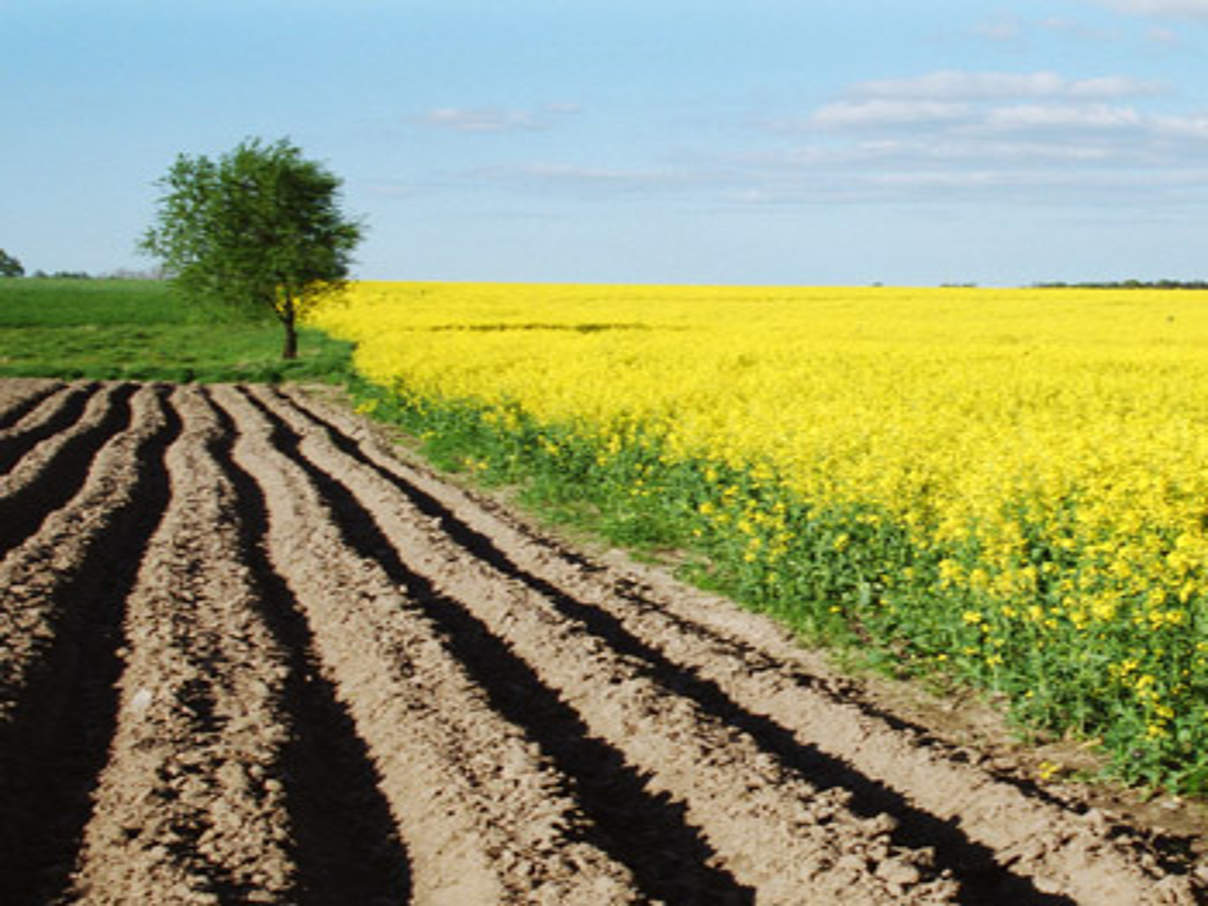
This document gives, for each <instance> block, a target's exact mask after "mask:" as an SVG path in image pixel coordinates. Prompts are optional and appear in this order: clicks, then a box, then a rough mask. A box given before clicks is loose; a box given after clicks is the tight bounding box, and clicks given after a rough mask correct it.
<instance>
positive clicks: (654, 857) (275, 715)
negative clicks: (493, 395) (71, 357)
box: [0, 381, 1205, 906]
mask: <svg viewBox="0 0 1208 906" xmlns="http://www.w3.org/2000/svg"><path fill="white" fill-rule="evenodd" d="M0 553H2V554H3V560H2V561H0V595H2V607H0V902H3V903H5V904H12V906H17V904H44V903H88V904H117V903H153V904H161V903H162V904H178V903H179V904H202V903H307V904H312V903H313V904H318V903H323V904H384V903H415V904H456V906H475V904H483V906H487V904H511V903H515V904H551V906H552V904H590V906H599V904H611V903H652V902H662V903H669V904H680V903H759V904H780V903H786V904H787V903H793V904H798V903H800V904H829V903H842V904H844V906H858V904H903V903H970V904H974V903H1010V904H1013V906H1015V904H1024V903H1040V904H1069V903H1085V904H1097V906H1098V904H1116V903H1119V904H1157V903H1169V904H1190V903H1196V902H1202V901H1203V897H1204V890H1205V886H1204V883H1203V880H1202V879H1201V878H1200V876H1199V875H1197V874H1195V873H1194V872H1191V871H1188V870H1186V868H1184V867H1182V866H1181V865H1179V864H1176V863H1174V862H1172V861H1171V860H1169V859H1168V858H1166V857H1165V856H1164V855H1163V848H1162V846H1161V845H1159V843H1158V842H1155V839H1154V836H1153V835H1152V834H1148V833H1143V832H1142V831H1141V830H1140V829H1137V828H1133V827H1130V826H1129V825H1128V824H1127V823H1123V822H1121V821H1119V820H1117V819H1116V818H1114V817H1113V816H1112V815H1111V814H1110V813H1105V812H1104V811H1102V810H1099V809H1094V808H1087V807H1085V806H1084V805H1079V804H1078V803H1076V802H1075V803H1071V802H1069V801H1067V800H1065V799H1062V798H1061V797H1058V796H1054V795H1051V794H1049V793H1047V792H1046V791H1045V790H1043V789H1041V788H1039V787H1037V786H1036V785H1035V784H1032V783H1029V782H1027V781H1026V780H1024V779H1021V778H1019V777H1017V776H1014V775H1012V774H1010V773H1007V772H1003V771H999V770H995V769H994V768H993V766H992V765H991V764H990V763H989V762H988V761H987V760H986V759H984V758H981V757H979V756H978V754H977V753H976V752H970V751H969V750H967V749H963V748H960V747H957V746H956V745H954V744H949V743H945V742H943V741H942V740H941V739H940V738H938V737H937V736H936V735H934V734H931V733H929V732H928V731H927V730H926V729H925V728H924V727H922V726H920V725H918V724H915V723H911V722H909V721H906V720H902V719H900V718H897V717H894V716H892V715H891V714H889V713H887V712H886V711H884V710H882V709H879V708H878V707H875V706H873V705H872V704H870V703H869V702H868V701H867V700H865V699H862V698H861V697H860V695H859V694H858V693H857V692H856V691H853V689H852V688H849V687H848V686H847V685H845V683H844V682H843V681H841V680H838V679H835V678H833V677H831V676H829V675H828V674H826V673H825V672H822V671H817V670H812V669H811V668H810V666H809V662H808V661H807V660H805V659H804V657H803V656H801V655H800V654H799V653H798V652H797V651H796V650H795V649H794V647H793V646H792V644H791V642H790V640H788V639H787V638H786V637H784V636H783V635H781V634H779V633H778V632H777V631H776V630H774V629H772V628H771V627H770V626H769V625H767V624H765V623H764V622H763V621H762V620H760V619H758V618H756V617H753V616H750V615H746V614H742V613H740V612H738V611H737V610H735V609H734V608H733V607H732V606H729V605H727V604H726V603H725V602H722V601H719V600H717V599H714V598H711V597H709V596H706V595H703V594H700V593H697V592H692V591H689V590H686V589H682V588H680V587H678V586H676V585H674V584H673V583H671V582H670V581H659V580H656V579H654V578H651V575H650V574H647V573H638V572H632V571H628V570H626V569H625V568H623V567H622V566H620V565H610V564H609V563H607V562H605V561H604V560H599V559H592V558H588V557H586V556H583V555H580V554H576V553H574V552H573V551H570V550H568V549H566V548H564V547H562V546H560V545H558V544H556V543H554V542H552V541H550V540H548V539H544V538H542V537H540V536H538V535H536V534H534V533H532V532H531V531H529V530H527V529H526V528H524V527H523V526H522V525H521V524H520V523H518V522H516V521H514V520H513V519H512V518H511V517H509V516H508V515H506V514H505V513H504V512H502V511H500V510H499V509H498V508H497V507H495V506H493V505H490V504H487V503H484V502H481V501H478V500H477V499H475V498H473V497H471V496H469V495H467V494H466V493H464V492H462V491H460V490H457V489H455V488H453V487H451V486H449V485H447V484H444V483H442V482H440V481H438V480H437V479H435V478H434V477H432V476H431V475H430V474H428V473H427V472H425V471H423V470H422V469H420V468H417V467H415V466H413V465H409V464H406V463H405V462H403V461H400V460H398V459H396V458H394V457H393V456H392V455H391V454H390V452H389V450H388V449H387V448H386V447H385V446H384V445H382V444H381V443H379V442H378V441H377V440H375V438H374V436H373V435H372V434H371V432H369V431H368V430H366V429H365V427H364V426H363V425H361V424H360V423H359V422H358V421H357V420H356V419H355V418H354V417H353V416H351V415H349V414H347V413H346V412H344V411H343V410H341V409H339V408H337V407H334V406H327V405H324V404H321V403H318V402H316V401H314V400H312V399H310V398H308V397H305V396H303V395H301V394H300V393H298V392H296V391H293V390H287V391H280V390H274V389H269V388H262V387H225V386H224V387H210V388H199V387H195V386H180V387H168V386H152V385H133V384H59V383H53V382H41V381H7V382H0ZM1159 842H1160V841H1159Z"/></svg>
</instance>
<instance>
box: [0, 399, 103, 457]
mask: <svg viewBox="0 0 1208 906" xmlns="http://www.w3.org/2000/svg"><path fill="white" fill-rule="evenodd" d="M99 387H100V384H97V383H92V384H85V385H84V386H83V387H80V388H78V389H76V390H72V391H71V392H70V393H68V394H67V395H66V396H65V397H64V398H63V399H62V401H61V402H60V403H59V408H58V409H56V410H55V411H54V413H53V414H52V415H51V416H50V417H49V418H48V419H46V421H44V422H42V423H41V424H39V425H34V426H33V427H32V428H30V429H29V430H28V431H22V432H20V433H19V434H14V435H12V436H11V437H4V438H0V475H7V474H8V473H9V472H11V471H12V470H13V466H15V465H16V464H17V462H18V461H19V460H20V459H21V457H22V456H24V455H25V454H26V453H28V452H29V451H30V450H32V449H33V448H34V447H36V446H37V445H38V444H39V443H41V442H42V441H44V440H46V438H48V437H53V436H54V435H56V434H58V433H59V432H60V431H62V430H63V429H64V428H66V427H68V426H69V425H71V424H73V423H75V422H76V421H78V420H79V418H80V416H81V415H83V414H84V407H85V406H86V405H88V398H89V397H90V396H92V395H93V394H94V393H96V391H97V389H98V388H99Z"/></svg>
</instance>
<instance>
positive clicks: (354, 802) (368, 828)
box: [207, 408, 410, 906]
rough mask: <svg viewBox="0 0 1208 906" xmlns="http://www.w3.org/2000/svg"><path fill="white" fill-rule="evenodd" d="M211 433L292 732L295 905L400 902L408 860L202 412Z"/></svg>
mask: <svg viewBox="0 0 1208 906" xmlns="http://www.w3.org/2000/svg"><path fill="white" fill-rule="evenodd" d="M211 412H212V414H213V417H214V418H215V419H216V420H217V422H218V424H219V425H220V427H221V430H220V432H219V433H218V434H217V435H216V436H213V437H210V438H208V440H207V447H208V449H209V451H210V453H211V455H213V457H214V458H215V459H216V460H217V462H218V463H219V465H220V467H221V469H222V471H223V473H224V477H225V479H226V480H229V482H230V483H231V486H232V491H233V500H232V501H231V502H230V506H231V509H230V511H231V512H235V513H239V514H240V518H239V520H238V523H237V529H238V543H239V547H240V549H241V550H242V551H243V555H244V556H245V557H246V558H247V562H248V565H249V567H250V571H251V575H250V576H249V579H250V581H251V582H252V583H253V584H254V587H255V592H256V594H255V608H256V612H257V613H258V615H259V617H260V619H261V620H263V622H264V624H265V626H266V628H267V630H268V631H269V633H271V635H272V638H273V642H274V644H275V646H276V648H277V649H278V650H279V651H280V652H281V654H280V656H279V660H280V661H281V663H282V667H281V669H280V675H281V676H282V677H283V683H282V686H283V688H282V689H281V690H280V695H281V700H282V706H283V707H284V708H285V709H286V712H287V715H286V719H287V721H288V726H289V728H291V729H292V732H290V733H289V738H288V740H287V742H286V744H285V746H284V747H283V749H282V751H281V753H280V767H279V770H278V772H277V773H278V774H280V776H281V777H282V778H283V779H284V781H285V807H286V809H287V810H288V813H289V817H290V825H291V829H292V839H293V845H292V852H293V856H294V861H295V863H296V866H297V880H298V885H297V889H296V890H295V901H296V902H298V903H303V904H332V906H336V904H342V903H352V902H356V903H374V902H383V903H385V902H392V903H403V902H407V901H408V900H409V898H410V873H409V864H408V856H407V853H406V850H405V849H404V847H403V845H402V843H401V842H400V840H399V839H398V832H397V829H396V828H395V826H394V822H393V818H392V817H391V815H390V807H389V803H387V802H386V800H385V798H384V796H383V795H382V793H381V790H380V789H379V788H378V782H379V777H378V775H377V771H376V769H375V768H374V766H373V763H372V760H371V759H370V757H369V753H368V750H367V748H366V746H365V743H364V741H363V740H362V739H361V737H360V736H359V735H358V734H357V732H356V728H355V726H354V724H353V721H352V718H351V716H350V715H349V714H348V711H347V709H346V708H345V707H344V706H343V705H342V704H341V703H340V702H339V701H338V699H337V697H336V694H335V689H334V687H333V685H332V683H331V682H330V681H329V680H328V679H327V677H326V676H324V675H323V672H322V671H321V669H320V668H319V665H318V663H317V659H316V654H315V645H314V638H313V633H312V632H311V629H310V626H309V624H308V623H307V620H306V617H305V616H304V615H303V614H302V613H301V612H300V610H299V608H298V604H297V602H296V600H295V599H294V597H293V595H292V593H291V592H290V590H289V586H288V583H287V582H286V581H285V579H284V577H282V576H281V575H280V574H279V573H277V571H276V570H275V569H274V568H273V565H272V562H271V560H270V558H269V556H268V553H267V551H266V550H265V548H264V546H263V544H264V540H265V539H266V538H267V536H268V530H269V525H268V509H267V504H266V501H265V497H264V492H263V491H262V490H261V489H260V487H259V486H258V485H257V483H256V481H255V479H253V478H252V476H251V475H250V474H249V473H248V472H247V471H246V470H244V469H243V468H241V467H240V466H239V465H237V464H236V463H235V461H234V447H235V442H236V437H237V432H236V429H235V425H234V422H233V421H232V420H231V417H230V416H229V415H228V414H227V413H226V412H225V411H223V410H221V409H217V408H212V409H211Z"/></svg>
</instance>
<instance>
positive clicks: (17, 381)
mask: <svg viewBox="0 0 1208 906" xmlns="http://www.w3.org/2000/svg"><path fill="white" fill-rule="evenodd" d="M62 389H63V384H61V383H60V382H59V381H50V380H43V379H42V378H8V379H6V380H4V381H3V382H0V431H7V430H8V429H9V428H11V427H12V426H13V425H15V424H16V423H17V422H19V421H20V420H21V419H23V418H24V417H25V416H26V415H28V414H29V413H30V412H33V411H34V409H36V408H38V406H40V405H41V404H42V401H43V400H45V399H46V398H47V397H48V396H50V395H51V394H53V393H56V392H57V391H59V390H62Z"/></svg>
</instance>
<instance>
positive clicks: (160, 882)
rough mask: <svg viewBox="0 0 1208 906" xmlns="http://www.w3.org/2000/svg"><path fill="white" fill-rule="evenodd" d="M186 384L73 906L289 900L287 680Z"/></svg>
mask: <svg viewBox="0 0 1208 906" xmlns="http://www.w3.org/2000/svg"><path fill="white" fill-rule="evenodd" d="M196 393H197V392H196V390H191V389H178V390H177V391H176V393H175V394H174V396H173V403H174V404H175V406H176V409H177V410H178V411H179V412H180V413H181V415H182V418H183V423H184V424H183V431H182V433H181V435H180V437H179V438H178V439H177V440H176V442H175V443H174V444H173V445H172V446H171V447H170V448H169V450H168V452H167V457H166V462H167V468H168V474H169V478H170V482H171V496H170V503H169V506H168V510H167V512H166V513H165V514H164V517H163V520H162V522H161V523H160V526H159V529H158V531H157V532H156V534H155V535H154V536H153V537H152V538H151V540H150V542H149V544H148V546H147V550H146V552H145V555H144V557H143V564H142V568H141V570H140V572H139V575H138V579H137V583H136V584H135V586H134V588H133V590H132V592H131V594H130V596H129V597H128V599H127V605H126V622H125V625H126V628H125V635H126V638H127V640H128V648H129V654H128V655H127V657H126V669H125V671H124V673H123V675H122V683H121V687H122V689H121V705H122V706H121V709H120V712H119V717H118V724H117V731H116V733H115V735H114V740H113V745H112V747H111V753H110V759H109V763H108V765H107V766H106V768H105V771H104V772H103V774H102V776H101V780H100V783H99V784H98V788H97V791H96V794H95V796H94V800H95V809H94V815H95V816H94V818H93V820H92V821H91V822H90V823H89V825H88V828H87V832H86V836H85V845H84V847H83V851H82V857H81V860H80V861H81V868H80V870H79V872H78V874H77V877H76V880H75V886H76V894H77V896H78V897H79V901H80V902H82V903H87V904H92V906H100V904H115V906H116V904H120V903H130V902H135V901H137V900H139V899H142V898H145V897H147V896H148V895H149V894H153V896H154V899H155V902H156V903H163V904H181V906H184V904H192V903H205V902H214V903H217V902H283V901H285V900H289V901H291V902H297V899H296V898H295V897H294V896H293V893H294V884H293V873H294V867H293V865H292V864H291V860H290V857H289V854H288V852H287V850H288V849H289V843H288V839H289V829H288V826H287V825H288V822H287V820H286V812H285V808H284V806H283V803H282V799H283V796H282V792H281V789H280V786H281V784H280V781H279V780H274V779H273V773H274V769H275V762H276V760H277V752H278V750H279V749H281V748H282V747H283V746H284V745H285V744H286V737H287V736H288V733H289V728H288V726H287V725H286V724H285V723H284V722H283V720H282V716H281V715H280V713H279V707H278V702H279V699H280V696H281V687H282V681H281V677H282V676H283V675H284V674H285V673H286V672H287V671H286V668H285V667H284V663H283V658H282V657H281V655H280V653H279V652H278V651H277V650H275V647H274V645H273V643H272V640H271V638H270V637H269V635H268V633H267V631H266V630H265V628H264V627H263V625H261V624H260V623H259V621H258V620H257V619H256V617H255V609H254V607H255V602H254V598H255V590H254V588H253V583H252V581H251V577H250V575H249V571H248V569H247V567H246V566H245V565H244V564H243V562H242V561H241V551H240V547H241V541H242V539H241V538H240V534H239V531H238V529H237V526H238V522H237V520H235V519H233V518H232V517H233V515H234V513H235V509H234V500H233V493H232V489H231V487H230V485H229V484H227V483H226V482H224V481H223V480H222V476H221V474H220V473H219V471H218V469H217V467H216V465H215V464H214V463H213V461H212V460H211V459H210V458H209V456H208V455H207V453H206V450H205V444H206V443H207V441H209V440H212V439H213V436H214V435H215V434H216V433H217V426H216V424H215V422H214V420H213V418H212V417H211V416H210V414H209V410H208V408H207V407H206V406H205V405H204V404H203V403H200V402H199V401H198V399H197V397H196Z"/></svg>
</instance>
